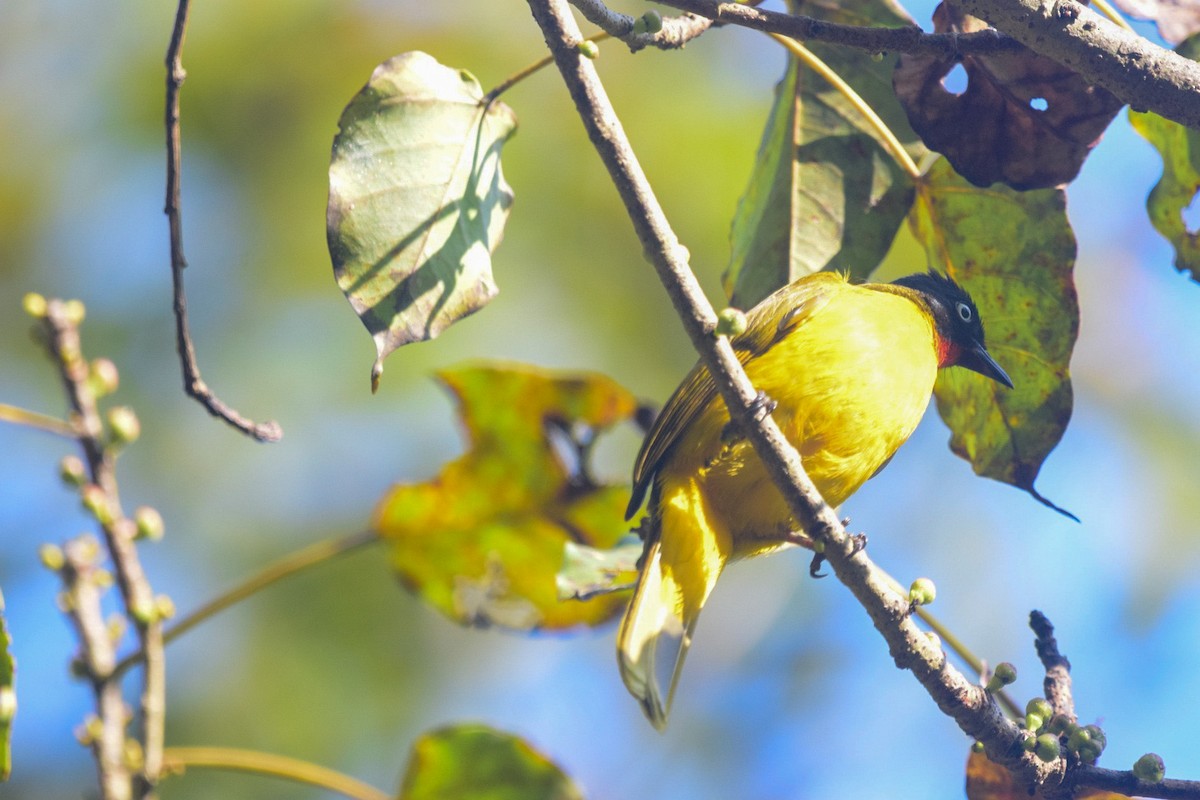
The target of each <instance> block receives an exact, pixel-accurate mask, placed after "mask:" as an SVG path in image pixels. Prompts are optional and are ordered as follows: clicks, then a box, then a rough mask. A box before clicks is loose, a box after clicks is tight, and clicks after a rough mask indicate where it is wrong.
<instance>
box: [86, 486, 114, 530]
mask: <svg viewBox="0 0 1200 800" xmlns="http://www.w3.org/2000/svg"><path fill="white" fill-rule="evenodd" d="M79 499H80V501H81V502H82V503H83V507H84V508H85V509H87V511H88V513H89V514H91V515H92V516H93V517H95V518H96V520H97V521H98V522H99V523H100V524H101V525H111V524H112V519H113V518H112V509H110V508H109V507H108V495H107V494H105V493H104V490H103V489H101V488H100V487H99V486H97V485H96V484H94V483H89V484H88V485H87V486H84V487H83V491H81V492H80V493H79Z"/></svg>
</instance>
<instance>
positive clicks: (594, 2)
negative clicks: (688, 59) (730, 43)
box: [571, 0, 713, 53]
mask: <svg viewBox="0 0 1200 800" xmlns="http://www.w3.org/2000/svg"><path fill="white" fill-rule="evenodd" d="M571 4H572V5H573V6H575V7H576V8H578V9H579V11H580V13H582V14H583V16H585V17H587V20H588V22H590V23H592V24H593V25H595V26H597V27H599V28H600V30H602V31H604V32H605V33H607V34H608V35H609V36H612V37H613V38H614V39H620V40H621V41H623V42H625V44H627V45H629V49H630V51H632V52H634V53H636V52H637V51H638V50H641V49H643V48H646V47H657V48H658V49H660V50H677V49H679V48H680V47H683V46H684V45H685V44H687V43H688V42H690V41H691V40H692V39H695V38H696V37H697V36H699V35H700V34H702V33H704V32H705V31H706V30H708V29H709V28H710V27H712V24H713V21H712V20H711V19H705V18H704V17H698V16H696V15H695V14H683V15H682V16H678V17H667V18H666V19H664V20H663V26H662V30H661V31H658V32H657V33H634V28H633V26H634V24H635V23H636V22H637V20H636V19H634V18H633V17H631V16H629V15H628V14H622V13H620V12H617V11H613V10H612V9H610V8H609V7H608V6H606V5H604V3H603V2H602V0H571Z"/></svg>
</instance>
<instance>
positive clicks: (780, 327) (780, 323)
mask: <svg viewBox="0 0 1200 800" xmlns="http://www.w3.org/2000/svg"><path fill="white" fill-rule="evenodd" d="M846 285H847V284H846V278H845V276H843V275H840V274H838V273H833V272H818V273H815V274H813V275H808V276H806V277H804V278H801V279H800V280H797V281H793V282H792V283H790V284H788V285H787V286H785V287H783V288H782V289H780V290H779V291H777V292H775V293H774V294H772V295H770V296H769V297H767V298H766V299H765V300H763V301H762V302H761V303H759V304H758V305H756V306H755V307H754V308H752V309H751V310H750V311H749V312H747V314H746V330H745V332H744V333H742V334H739V335H738V336H735V337H734V338H733V342H732V343H733V349H734V351H735V352H736V353H737V356H738V360H739V361H741V362H742V364H743V365H744V364H746V362H748V361H749V360H750V359H752V358H755V357H756V356H760V355H762V354H763V353H765V352H766V351H767V350H770V349H771V347H772V346H774V345H775V343H776V342H778V341H779V340H780V339H782V338H783V337H785V336H787V335H788V334H789V333H791V332H792V331H794V330H796V328H798V327H800V326H801V325H803V324H804V323H805V322H807V321H808V320H810V319H812V317H813V315H815V314H816V313H817V312H818V311H820V310H821V309H822V308H824V307H825V305H826V304H827V303H828V302H829V299H830V297H831V296H832V295H833V293H834V291H836V290H837V288H838V287H841V286H846ZM716 395H717V384H716V382H715V381H714V380H713V379H712V376H711V375H710V374H709V373H708V369H707V368H705V366H704V365H703V364H696V366H694V367H692V371H691V372H689V373H688V375H687V377H686V378H684V379H683V383H681V384H680V385H679V388H678V389H676V390H675V393H674V394H673V395H671V398H670V399H669V400H667V404H666V405H665V406H664V407H663V410H662V411H661V412H660V413H659V415H658V417H657V418H656V419H655V420H654V425H653V426H652V427H651V429H650V433H649V434H647V436H646V440H645V441H644V442H643V443H642V449H641V451H640V452H639V453H638V457H637V461H635V462H634V466H633V496H632V497H631V498H630V501H629V507H628V508H627V509H626V511H625V516H626V519H628V518H630V517H632V516H633V515H634V514H636V513H637V510H638V509H639V508H641V505H642V499H643V498H644V497H645V495H646V489H647V488H648V487H649V486H650V480H651V479H652V478H653V477H654V472H655V470H657V468H658V465H659V463H660V462H661V461H662V459H663V457H664V456H665V455H666V454H667V451H668V450H670V449H671V447H672V445H674V444H675V442H676V440H677V439H678V438H679V437H680V435H681V434H682V433H683V432H684V431H685V430H687V429H688V426H689V425H691V423H692V421H693V420H695V419H696V417H697V416H698V415H699V414H700V412H701V411H703V410H704V408H705V407H706V406H707V405H708V404H709V403H711V402H712V401H713V398H714V397H716Z"/></svg>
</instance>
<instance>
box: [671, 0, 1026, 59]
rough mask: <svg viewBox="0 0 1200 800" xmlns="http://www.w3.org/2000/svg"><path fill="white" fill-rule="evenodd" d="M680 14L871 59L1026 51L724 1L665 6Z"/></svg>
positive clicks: (979, 37)
mask: <svg viewBox="0 0 1200 800" xmlns="http://www.w3.org/2000/svg"><path fill="white" fill-rule="evenodd" d="M662 2H663V3H665V4H666V5H669V6H674V7H675V8H679V9H684V10H687V11H690V12H692V13H693V14H698V15H700V16H702V17H708V18H709V19H711V20H713V21H714V22H717V23H729V24H733V25H740V26H742V27H745V28H753V29H754V30H758V31H764V32H766V33H778V34H781V35H783V36H789V37H791V38H793V39H797V40H800V41H814V42H827V43H829V44H836V45H841V46H843V47H853V48H854V49H856V50H864V51H866V52H868V53H908V54H922V55H931V56H940V57H942V58H950V57H953V56H964V55H977V54H981V53H995V52H1000V51H1013V50H1019V49H1020V48H1021V47H1023V45H1022V44H1021V43H1020V42H1018V41H1017V40H1015V39H1012V38H1010V37H1008V36H1003V35H999V34H997V33H996V32H995V31H979V32H977V33H965V34H952V33H925V32H924V31H922V30H921V29H920V28H918V27H915V26H910V27H906V28H883V27H869V26H860V25H844V24H841V23H837V22H826V21H825V20H820V19H815V18H813V17H806V16H802V15H799V14H782V13H779V12H777V11H763V10H760V9H757V8H753V7H751V6H748V5H743V4H741V3H725V2H721V0H662Z"/></svg>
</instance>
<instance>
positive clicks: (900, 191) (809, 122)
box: [724, 0, 924, 308]
mask: <svg viewBox="0 0 1200 800" xmlns="http://www.w3.org/2000/svg"><path fill="white" fill-rule="evenodd" d="M792 5H793V10H794V11H796V13H803V14H809V15H811V16H814V17H818V18H820V19H824V20H829V21H832V22H844V23H848V24H856V25H880V26H889V27H898V26H903V25H912V24H914V23H913V22H912V20H911V18H909V17H908V16H907V15H906V14H905V13H904V11H903V10H902V9H900V8H899V7H898V6H896V5H894V4H891V3H886V2H880V0H849V2H840V3H832V2H828V3H793V4H792ZM808 46H809V49H811V50H812V51H813V52H814V53H816V54H817V55H818V56H819V57H820V58H821V59H822V60H823V61H825V63H826V64H828V65H829V66H830V67H831V68H833V70H834V71H835V72H837V73H838V74H839V75H841V76H842V78H843V79H844V80H846V81H847V83H849V84H850V85H851V86H852V87H853V88H854V89H855V91H857V92H858V94H859V95H860V96H861V97H862V98H863V99H864V100H865V101H866V102H867V103H868V104H869V105H870V106H871V107H872V108H873V109H874V110H875V112H876V113H877V114H879V115H880V117H881V118H882V119H883V120H884V123H885V124H886V125H888V127H889V128H890V129H891V130H892V132H893V133H894V134H895V135H896V136H897V137H898V138H899V139H900V140H901V142H902V143H904V144H905V147H906V149H908V151H909V152H910V154H912V155H913V156H914V157H916V158H919V157H920V156H921V154H923V152H924V148H923V146H922V145H921V144H920V140H919V139H918V138H917V136H916V134H914V133H913V132H912V129H911V128H910V127H909V124H908V120H907V118H906V117H905V115H904V112H903V110H902V109H901V108H900V105H899V103H898V102H897V101H896V97H895V94H894V92H893V91H892V81H891V73H892V68H893V67H894V66H895V61H896V58H895V56H886V57H884V58H882V59H880V60H879V61H876V60H874V59H873V58H872V57H871V56H870V55H868V54H866V53H861V52H856V51H849V50H847V49H846V48H839V47H831V46H828V45H822V44H820V43H816V42H813V43H810V44H809V45H808ZM912 197H913V186H912V182H911V180H910V179H909V178H908V176H907V175H906V174H905V173H904V171H903V170H902V169H901V168H900V167H899V165H897V164H896V162H895V160H894V159H893V157H892V156H891V155H890V154H889V153H888V151H887V150H886V148H885V147H884V145H883V143H882V140H881V139H879V137H878V135H877V134H876V132H875V130H874V129H873V128H871V127H870V126H869V125H868V124H867V122H866V120H865V119H864V118H863V117H862V115H861V114H860V113H859V112H858V111H857V110H855V109H854V108H853V107H852V106H851V105H850V103H849V101H847V100H846V98H845V97H844V96H843V95H842V94H841V93H839V92H838V91H837V90H835V89H834V88H833V87H832V86H830V85H829V84H828V83H827V82H826V81H825V80H824V79H823V78H820V77H818V76H816V75H814V74H813V73H812V72H811V71H809V70H808V69H807V68H806V67H803V66H801V65H800V63H799V62H798V61H796V59H795V58H794V57H793V58H790V60H789V62H788V67H787V73H786V74H785V76H784V78H783V80H782V81H781V82H780V83H779V85H778V86H777V87H776V92H775V104H774V106H773V107H772V109H771V114H770V117H769V118H768V120H767V126H766V129H765V131H764V132H763V138H762V143H761V144H760V146H759V151H758V159H757V160H756V162H755V166H754V171H753V173H752V174H751V176H750V185H749V186H748V187H747V189H746V192H745V194H744V195H743V196H742V199H741V201H740V203H739V204H738V209H737V213H736V215H735V216H734V220H733V229H732V233H731V244H732V256H731V259H730V263H729V267H728V269H727V270H726V272H725V276H724V281H725V290H726V292H727V293H728V294H729V296H730V302H731V303H732V304H733V305H735V306H738V307H740V308H750V307H752V306H754V305H755V304H756V303H757V302H758V301H759V300H761V299H763V298H764V297H766V296H767V295H769V294H770V293H771V292H773V291H775V290H776V289H778V288H779V287H781V286H784V285H786V284H788V283H790V282H791V281H793V280H795V279H797V278H800V277H803V276H804V275H808V274H810V273H813V272H817V271H820V270H822V269H827V270H839V271H843V272H848V273H850V274H851V275H853V276H855V277H858V278H865V277H867V276H868V275H870V274H871V272H873V271H874V270H875V268H876V267H877V266H878V265H879V262H880V261H882V260H883V257H884V256H885V255H886V254H887V251H888V249H889V247H890V246H891V242H892V239H893V237H894V236H895V234H896V230H897V229H898V228H899V227H900V224H901V223H902V222H903V221H904V218H905V215H906V214H907V213H908V209H909V207H910V206H911V204H912Z"/></svg>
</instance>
